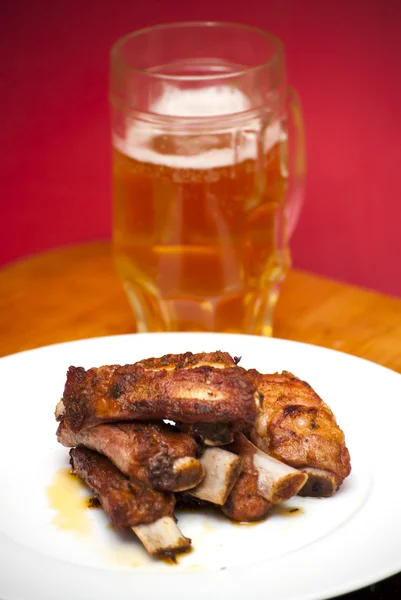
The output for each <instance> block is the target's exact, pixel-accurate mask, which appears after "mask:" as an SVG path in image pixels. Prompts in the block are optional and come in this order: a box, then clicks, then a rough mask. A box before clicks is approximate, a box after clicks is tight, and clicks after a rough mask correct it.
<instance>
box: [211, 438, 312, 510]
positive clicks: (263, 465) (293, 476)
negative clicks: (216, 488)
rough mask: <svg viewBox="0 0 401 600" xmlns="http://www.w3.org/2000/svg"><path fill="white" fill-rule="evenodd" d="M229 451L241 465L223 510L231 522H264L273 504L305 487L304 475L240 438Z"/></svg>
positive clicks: (305, 477) (282, 500)
mask: <svg viewBox="0 0 401 600" xmlns="http://www.w3.org/2000/svg"><path fill="white" fill-rule="evenodd" d="M229 449H230V450H231V451H232V452H235V453H237V454H238V455H239V456H240V457H241V461H242V469H241V473H240V476H239V478H238V479H237V481H236V483H235V485H234V487H233V490H232V492H231V494H230V495H229V497H228V499H227V501H226V503H225V504H224V506H223V507H222V511H223V513H224V514H225V515H226V516H227V517H229V518H230V519H233V520H234V521H258V520H260V519H263V518H264V517H266V515H267V514H268V512H269V510H270V509H271V507H272V506H273V505H274V504H280V503H281V502H285V501H286V500H288V499H289V498H291V497H292V496H294V495H295V494H297V493H298V492H299V490H300V489H301V488H302V487H303V486H304V485H305V482H306V480H307V475H306V474H305V473H301V472H300V471H297V470H296V469H293V468H292V467H289V466H288V465H285V464H283V463H281V462H279V461H278V460H276V459H274V458H272V457H271V456H268V455H267V454H265V453H264V452H262V451H261V450H259V449H258V448H256V446H254V445H253V444H252V443H251V442H250V441H249V440H248V439H247V438H246V437H245V436H244V435H242V434H237V435H236V437H235V441H234V443H233V444H231V445H230V446H229Z"/></svg>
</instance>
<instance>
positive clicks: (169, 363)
mask: <svg viewBox="0 0 401 600" xmlns="http://www.w3.org/2000/svg"><path fill="white" fill-rule="evenodd" d="M238 362H239V359H238V358H236V357H235V358H232V357H231V356H230V354H228V352H221V351H219V350H218V351H217V352H200V353H198V354H193V353H192V352H185V353H184V354H165V355H164V356H161V357H160V358H146V359H145V360H140V361H139V362H137V363H135V364H136V365H141V366H142V367H144V368H145V369H147V370H150V371H160V370H161V369H165V370H167V371H173V370H176V369H194V368H195V367H204V366H207V367H214V368H216V369H224V368H225V367H234V366H235V365H236V364H237V363H238Z"/></svg>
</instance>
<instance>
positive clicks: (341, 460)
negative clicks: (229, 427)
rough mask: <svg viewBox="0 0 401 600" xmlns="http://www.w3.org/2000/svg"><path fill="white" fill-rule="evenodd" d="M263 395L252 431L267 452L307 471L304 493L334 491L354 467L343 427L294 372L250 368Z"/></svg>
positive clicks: (258, 443) (316, 494) (315, 493)
mask: <svg viewBox="0 0 401 600" xmlns="http://www.w3.org/2000/svg"><path fill="white" fill-rule="evenodd" d="M248 376H249V378H250V380H251V381H252V383H253V384H254V385H255V386H257V388H258V389H259V391H260V392H261V393H262V395H263V403H262V410H261V412H260V414H259V415H258V417H257V419H256V422H255V427H254V429H253V430H252V433H251V439H252V441H253V442H254V443H255V444H256V445H257V446H258V447H259V448H260V449H261V450H263V451H264V452H266V453H268V454H269V455H271V456H273V457H274V458H277V459H278V460H280V461H282V462H284V463H286V464H288V465H291V466H292V467H294V468H296V469H301V470H302V471H304V472H305V473H306V474H308V482H307V484H306V485H305V487H304V488H303V489H302V490H301V491H300V494H301V495H310V496H331V495H332V494H333V493H334V492H335V491H336V490H338V488H339V487H340V486H341V484H342V482H343V481H344V479H345V478H346V477H347V476H348V475H349V473H350V472H351V464H350V455H349V452H348V449H347V447H346V445H345V438H344V433H343V432H342V430H341V429H340V427H339V426H338V425H337V422H336V419H335V417H334V415H333V413H332V411H331V410H330V408H329V407H328V406H327V405H326V404H325V403H324V402H323V400H322V399H321V398H320V397H319V396H318V395H317V394H316V392H315V391H314V390H313V389H312V388H311V386H310V385H309V384H308V383H306V382H305V381H301V380H300V379H298V378H297V377H295V376H294V375H292V374H291V373H289V372H287V371H284V372H283V373H281V374H279V373H275V374H273V375H261V374H260V373H258V372H257V371H255V370H251V371H248Z"/></svg>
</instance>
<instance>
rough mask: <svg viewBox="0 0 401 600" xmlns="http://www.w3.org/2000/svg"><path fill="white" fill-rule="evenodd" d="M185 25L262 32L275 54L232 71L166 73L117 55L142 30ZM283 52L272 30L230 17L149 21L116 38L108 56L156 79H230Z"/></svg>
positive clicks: (270, 62)
mask: <svg viewBox="0 0 401 600" xmlns="http://www.w3.org/2000/svg"><path fill="white" fill-rule="evenodd" d="M185 27H225V28H231V29H233V30H243V31H249V32H253V33H255V34H257V35H259V36H262V37H264V38H266V39H269V40H270V41H271V42H273V45H274V47H275V49H276V52H275V54H274V55H273V56H272V57H270V58H269V59H268V60H265V61H263V62H260V63H259V64H256V65H254V66H249V67H244V68H242V69H237V70H235V71H230V72H229V73H217V74H199V75H170V74H167V73H158V72H157V71H153V70H151V69H148V68H138V67H134V66H133V65H131V64H129V63H128V62H127V61H126V60H124V59H123V58H122V57H121V55H119V51H120V49H121V48H122V47H123V46H124V44H126V43H127V42H128V41H129V40H131V39H133V38H137V37H140V36H142V35H144V34H148V33H151V32H153V31H160V30H169V29H170V30H171V29H178V28H185ZM283 54H284V45H283V42H282V41H281V40H280V39H279V38H278V37H277V36H275V35H273V34H272V33H269V32H268V31H265V30H264V29H261V28H260V27H255V26H253V25H245V24H242V23H235V22H230V21H201V20H199V21H174V22H172V23H159V24H157V25H151V26H149V27H143V28H141V29H137V30H134V31H131V32H130V33H127V34H126V35H124V36H122V37H121V38H119V39H118V40H117V41H116V42H114V44H113V45H112V47H111V51H110V56H111V58H112V60H114V61H116V62H118V63H120V64H121V65H123V66H124V68H126V69H127V70H129V71H131V72H134V73H138V74H142V75H146V76H147V77H151V78H155V79H160V80H164V81H212V80H219V79H232V78H233V77H240V76H241V75H247V74H249V73H256V72H258V71H260V70H262V69H266V68H269V67H271V66H272V65H273V64H274V63H275V62H276V61H277V59H278V58H282V57H283Z"/></svg>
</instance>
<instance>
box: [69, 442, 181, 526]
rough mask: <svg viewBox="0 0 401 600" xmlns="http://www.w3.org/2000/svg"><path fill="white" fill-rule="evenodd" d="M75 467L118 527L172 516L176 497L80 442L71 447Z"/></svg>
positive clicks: (72, 465) (147, 522) (142, 523)
mask: <svg viewBox="0 0 401 600" xmlns="http://www.w3.org/2000/svg"><path fill="white" fill-rule="evenodd" d="M70 458H71V467H72V471H73V472H74V473H75V474H76V475H78V476H79V477H81V478H82V479H83V480H84V481H85V482H86V483H87V485H88V486H89V487H90V489H91V490H92V491H93V492H94V494H95V495H96V497H97V498H98V500H99V501H100V503H101V505H102V506H103V509H104V511H105V513H106V514H107V516H108V517H109V519H110V520H111V522H112V523H113V525H114V527H116V528H117V529H121V528H123V527H134V526H136V525H145V524H149V523H153V522H154V521H157V519H160V518H161V517H165V516H172V514H173V510H174V505H175V498H174V495H173V494H165V493H163V492H157V491H155V490H153V489H152V488H151V487H150V486H149V485H147V484H145V483H143V482H140V481H138V480H131V479H127V478H126V477H124V475H123V474H122V473H121V472H120V471H119V470H118V469H117V468H116V467H115V466H114V465H113V463H112V462H110V460H109V459H108V458H106V457H105V456H102V455H101V454H98V453H97V452H94V451H93V450H89V449H88V448H84V447H82V446H80V447H79V448H72V449H71V450H70Z"/></svg>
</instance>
